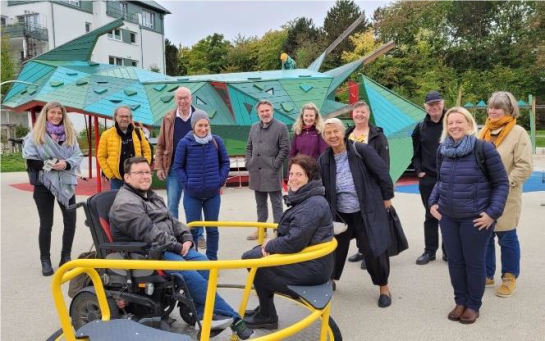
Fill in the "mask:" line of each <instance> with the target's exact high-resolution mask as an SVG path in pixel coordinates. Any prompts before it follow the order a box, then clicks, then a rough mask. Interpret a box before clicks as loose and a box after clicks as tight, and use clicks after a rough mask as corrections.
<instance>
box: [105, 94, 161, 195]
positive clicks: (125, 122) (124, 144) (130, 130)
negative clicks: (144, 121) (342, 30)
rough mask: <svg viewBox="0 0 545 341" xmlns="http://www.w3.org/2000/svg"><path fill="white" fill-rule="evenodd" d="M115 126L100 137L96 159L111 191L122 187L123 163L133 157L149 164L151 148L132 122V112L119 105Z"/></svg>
mask: <svg viewBox="0 0 545 341" xmlns="http://www.w3.org/2000/svg"><path fill="white" fill-rule="evenodd" d="M114 121H115V125H114V126H113V127H111V128H110V129H108V130H106V131H105V132H103V133H102V135H101V136H100V142H99V143H98V150H97V159H98V164H99V165H100V168H101V169H102V171H103V172H104V175H106V177H107V178H108V179H109V180H110V188H111V189H119V188H121V186H123V175H124V173H125V172H124V169H123V162H125V160H127V159H129V158H131V157H133V156H144V157H145V158H146V160H147V161H148V162H151V148H150V145H149V142H148V140H147V139H146V136H145V135H144V134H143V133H142V131H141V130H140V129H138V128H136V127H135V125H134V124H133V122H132V111H131V108H130V107H129V106H127V105H121V106H119V107H117V108H116V109H115V111H114Z"/></svg>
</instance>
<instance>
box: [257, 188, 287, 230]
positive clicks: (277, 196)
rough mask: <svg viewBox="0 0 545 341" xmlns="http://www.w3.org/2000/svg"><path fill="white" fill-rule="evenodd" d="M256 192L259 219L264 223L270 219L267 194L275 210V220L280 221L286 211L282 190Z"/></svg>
mask: <svg viewBox="0 0 545 341" xmlns="http://www.w3.org/2000/svg"><path fill="white" fill-rule="evenodd" d="M254 192H255V202H256V206H257V221H258V222H260V223H264V222H266V221H267V219H269V206H267V196H268V197H269V198H270V199H271V205H272V210H273V221H274V222H275V223H278V222H279V221H280V218H281V217H282V213H283V212H284V207H283V206H282V191H275V192H259V191H254Z"/></svg>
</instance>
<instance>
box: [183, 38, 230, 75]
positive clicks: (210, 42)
mask: <svg viewBox="0 0 545 341" xmlns="http://www.w3.org/2000/svg"><path fill="white" fill-rule="evenodd" d="M230 46H231V43H230V42H229V41H228V40H225V39H224V38H223V35H222V34H218V33H214V34H213V35H209V36H208V37H206V38H205V39H201V40H199V41H198V42H197V44H195V45H194V46H193V47H192V48H191V50H190V52H189V54H188V56H187V57H188V70H187V71H188V74H190V75H195V74H205V73H220V72H221V71H222V70H223V69H224V68H225V67H227V52H228V51H229V47H230Z"/></svg>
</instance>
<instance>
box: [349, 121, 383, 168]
mask: <svg viewBox="0 0 545 341" xmlns="http://www.w3.org/2000/svg"><path fill="white" fill-rule="evenodd" d="M355 128H356V126H352V127H349V128H348V129H347V130H346V134H345V137H346V138H348V136H350V134H352V132H353V131H354V129H355ZM367 144H368V145H369V146H371V147H373V149H374V150H376V151H377V153H378V155H379V156H380V157H381V158H382V160H384V163H386V166H388V169H390V147H389V145H388V139H386V135H384V130H382V128H381V127H375V126H374V125H372V124H371V123H369V137H368V138H367Z"/></svg>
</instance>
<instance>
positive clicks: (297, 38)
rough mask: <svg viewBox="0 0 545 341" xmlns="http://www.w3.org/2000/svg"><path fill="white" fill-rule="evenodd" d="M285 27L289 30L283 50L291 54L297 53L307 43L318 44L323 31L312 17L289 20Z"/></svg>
mask: <svg viewBox="0 0 545 341" xmlns="http://www.w3.org/2000/svg"><path fill="white" fill-rule="evenodd" d="M284 28H285V29H287V30H288V36H287V38H286V42H285V43H284V46H283V47H282V50H283V52H286V53H287V54H289V55H295V54H296V52H297V50H299V49H300V48H301V46H302V45H303V44H305V43H314V44H316V43H317V42H318V41H319V38H320V34H321V33H322V32H321V31H320V29H318V28H316V26H315V25H314V22H313V21H312V19H308V18H305V17H302V18H296V19H294V20H292V21H289V22H288V23H287V24H286V25H284ZM298 62H299V61H298Z"/></svg>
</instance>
